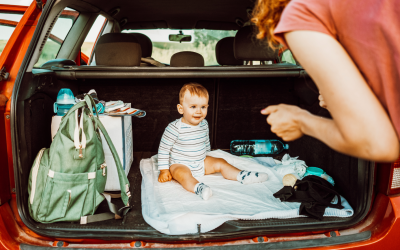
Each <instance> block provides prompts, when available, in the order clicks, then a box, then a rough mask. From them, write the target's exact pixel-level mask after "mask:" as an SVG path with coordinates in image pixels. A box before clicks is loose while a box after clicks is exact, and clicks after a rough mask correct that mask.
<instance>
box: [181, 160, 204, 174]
mask: <svg viewBox="0 0 400 250" xmlns="http://www.w3.org/2000/svg"><path fill="white" fill-rule="evenodd" d="M174 164H182V165H185V166H186V167H188V168H189V169H190V171H191V172H192V176H193V177H194V178H196V177H202V176H204V175H205V168H204V161H200V162H199V161H194V162H175V163H174Z"/></svg>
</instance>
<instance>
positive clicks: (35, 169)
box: [30, 148, 46, 204]
mask: <svg viewBox="0 0 400 250" xmlns="http://www.w3.org/2000/svg"><path fill="white" fill-rule="evenodd" d="M45 149H46V148H42V149H41V150H40V151H39V153H38V154H37V156H36V163H35V166H33V170H32V186H31V198H30V202H31V204H33V199H34V198H35V191H36V179H37V175H38V173H39V166H40V161H41V160H42V156H43V152H44V150H45Z"/></svg>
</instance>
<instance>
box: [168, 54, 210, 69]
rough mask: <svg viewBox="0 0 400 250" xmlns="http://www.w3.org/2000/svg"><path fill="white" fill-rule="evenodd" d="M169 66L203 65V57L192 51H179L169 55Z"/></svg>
mask: <svg viewBox="0 0 400 250" xmlns="http://www.w3.org/2000/svg"><path fill="white" fill-rule="evenodd" d="M170 65H171V67H203V66H204V58H203V56H202V55H200V54H199V53H196V52H192V51H181V52H178V53H175V54H173V55H172V57H171V62H170Z"/></svg>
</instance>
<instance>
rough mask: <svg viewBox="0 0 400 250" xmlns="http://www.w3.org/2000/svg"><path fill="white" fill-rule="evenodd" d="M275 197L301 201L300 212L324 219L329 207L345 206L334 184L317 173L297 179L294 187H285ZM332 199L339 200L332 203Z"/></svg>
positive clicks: (287, 200) (288, 200)
mask: <svg viewBox="0 0 400 250" xmlns="http://www.w3.org/2000/svg"><path fill="white" fill-rule="evenodd" d="M274 197H276V198H279V199H280V200H281V201H286V202H301V204H300V209H299V214H300V215H306V216H308V217H311V218H315V219H318V220H322V217H323V216H324V213H325V209H326V208H327V207H332V208H338V209H342V208H343V206H342V205H341V198H340V195H339V193H338V192H337V191H336V190H335V188H334V187H333V186H332V184H330V183H329V182H328V181H327V180H325V179H323V178H321V177H319V176H315V175H309V176H306V177H304V178H303V179H302V180H297V181H296V183H295V184H294V187H291V186H285V187H283V188H282V189H281V190H279V191H278V192H276V193H275V194H274ZM332 200H337V203H335V204H332Z"/></svg>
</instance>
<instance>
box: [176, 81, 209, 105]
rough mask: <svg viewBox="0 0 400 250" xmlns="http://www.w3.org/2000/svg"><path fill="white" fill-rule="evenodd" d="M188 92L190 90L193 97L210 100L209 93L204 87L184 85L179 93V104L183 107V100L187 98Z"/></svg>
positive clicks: (192, 84) (191, 84)
mask: <svg viewBox="0 0 400 250" xmlns="http://www.w3.org/2000/svg"><path fill="white" fill-rule="evenodd" d="M186 90H189V93H190V94H191V95H197V96H199V97H206V98H208V91H207V89H206V88H204V86H203V85H201V84H198V83H194V82H191V83H186V84H185V85H183V87H182V88H181V91H180V92H179V103H180V104H181V105H182V103H183V98H184V97H185V93H186Z"/></svg>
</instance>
